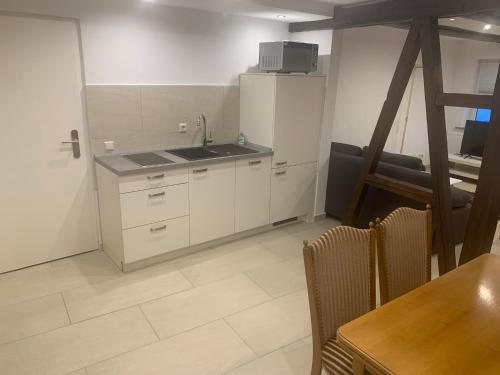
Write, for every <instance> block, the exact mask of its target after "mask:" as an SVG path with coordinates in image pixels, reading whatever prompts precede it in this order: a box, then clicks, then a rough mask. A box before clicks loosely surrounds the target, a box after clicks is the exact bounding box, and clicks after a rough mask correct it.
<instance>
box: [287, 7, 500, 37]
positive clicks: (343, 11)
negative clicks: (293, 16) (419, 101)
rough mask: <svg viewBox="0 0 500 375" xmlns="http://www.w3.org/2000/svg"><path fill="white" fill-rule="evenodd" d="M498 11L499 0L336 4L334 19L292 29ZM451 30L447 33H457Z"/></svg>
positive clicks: (382, 23)
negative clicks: (345, 5)
mask: <svg viewBox="0 0 500 375" xmlns="http://www.w3.org/2000/svg"><path fill="white" fill-rule="evenodd" d="M498 11H500V1H498V0H386V1H381V2H375V3H372V4H364V5H353V6H349V7H335V16H334V18H331V19H327V20H321V21H309V22H296V23H291V24H290V26H289V30H290V32H292V33H293V32H300V31H312V30H325V29H334V30H336V29H348V28H353V27H364V26H375V25H387V24H389V25H390V24H397V23H401V22H411V21H412V20H413V19H416V18H425V17H438V18H448V17H460V16H473V15H475V14H484V13H485V12H498ZM452 29H453V28H451V29H449V30H448V32H450V33H452V32H454V30H452ZM443 31H444V30H443Z"/></svg>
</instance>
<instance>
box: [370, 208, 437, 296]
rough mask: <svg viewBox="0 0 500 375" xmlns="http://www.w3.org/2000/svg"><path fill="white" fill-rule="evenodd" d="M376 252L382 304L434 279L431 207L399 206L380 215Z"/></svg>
mask: <svg viewBox="0 0 500 375" xmlns="http://www.w3.org/2000/svg"><path fill="white" fill-rule="evenodd" d="M375 230H376V233H377V254H378V268H379V279H380V300H381V303H382V304H385V303H387V302H389V301H392V300H393V299H395V298H398V297H399V296H401V295H403V294H406V293H408V292H409V291H411V290H413V289H415V288H417V287H419V286H421V285H423V284H425V283H426V282H429V281H430V280H431V255H432V211H431V209H430V206H428V207H427V210H426V211H419V210H414V209H411V208H406V207H405V208H399V209H397V210H396V211H394V212H393V213H391V214H390V215H389V216H388V217H387V218H386V219H385V220H384V221H382V222H380V220H378V219H377V224H376V226H375Z"/></svg>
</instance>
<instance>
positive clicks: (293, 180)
mask: <svg viewBox="0 0 500 375" xmlns="http://www.w3.org/2000/svg"><path fill="white" fill-rule="evenodd" d="M315 192H316V163H310V164H301V165H294V166H289V167H284V168H278V169H273V170H272V175H271V222H272V223H276V222H279V221H283V220H287V219H290V218H295V217H300V216H304V215H307V214H309V213H311V212H312V210H313V207H314V196H315Z"/></svg>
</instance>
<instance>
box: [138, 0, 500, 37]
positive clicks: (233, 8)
mask: <svg viewBox="0 0 500 375" xmlns="http://www.w3.org/2000/svg"><path fill="white" fill-rule="evenodd" d="M137 1H142V2H148V3H152V4H156V5H168V6H175V7H181V8H191V9H201V10H208V11H213V12H218V13H226V14H237V15H242V16H249V17H256V18H263V19H270V20H275V21H276V20H279V21H282V22H301V21H313V20H319V19H324V18H330V17H332V16H333V8H334V6H335V5H348V4H355V3H359V2H365V1H360V0H137ZM279 16H280V17H279ZM282 16H285V17H284V18H283V17H282ZM440 23H441V24H443V25H448V26H454V27H458V28H463V29H466V30H471V31H477V32H486V33H491V34H497V35H500V27H499V26H494V25H493V26H492V28H491V30H484V29H483V28H484V25H485V23H484V22H479V21H474V20H469V19H463V18H457V19H456V20H455V21H450V20H448V19H443V20H441V21H440Z"/></svg>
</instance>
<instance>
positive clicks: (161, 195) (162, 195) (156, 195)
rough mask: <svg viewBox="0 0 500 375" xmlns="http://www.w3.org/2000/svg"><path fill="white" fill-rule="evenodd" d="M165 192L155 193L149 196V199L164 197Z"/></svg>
mask: <svg viewBox="0 0 500 375" xmlns="http://www.w3.org/2000/svg"><path fill="white" fill-rule="evenodd" d="M164 196H165V192H164V191H162V192H161V193H156V194H149V198H159V197H164Z"/></svg>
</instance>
